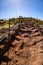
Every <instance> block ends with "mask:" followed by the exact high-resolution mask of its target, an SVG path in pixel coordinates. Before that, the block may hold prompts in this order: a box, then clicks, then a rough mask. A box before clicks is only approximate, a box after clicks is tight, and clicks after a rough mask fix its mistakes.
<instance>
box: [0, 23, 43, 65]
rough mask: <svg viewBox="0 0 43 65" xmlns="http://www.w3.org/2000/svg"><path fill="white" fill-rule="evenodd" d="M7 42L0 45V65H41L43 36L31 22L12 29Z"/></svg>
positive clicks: (42, 64)
mask: <svg viewBox="0 0 43 65" xmlns="http://www.w3.org/2000/svg"><path fill="white" fill-rule="evenodd" d="M13 31H15V32H16V34H15V33H14V32H13V33H11V39H10V41H9V42H6V41H5V43H4V44H3V45H4V46H2V45H0V53H2V54H0V65H43V36H42V34H41V32H40V30H39V28H38V27H37V26H34V24H32V23H31V22H22V23H20V24H19V25H16V26H15V28H14V27H13ZM1 46H2V47H1Z"/></svg>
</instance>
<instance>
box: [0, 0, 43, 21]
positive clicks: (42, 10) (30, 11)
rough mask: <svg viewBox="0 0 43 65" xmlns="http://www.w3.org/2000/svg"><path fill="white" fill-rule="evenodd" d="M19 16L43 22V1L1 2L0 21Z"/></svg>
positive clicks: (13, 0)
mask: <svg viewBox="0 0 43 65" xmlns="http://www.w3.org/2000/svg"><path fill="white" fill-rule="evenodd" d="M19 15H20V16H26V17H35V18H36V17H37V18H39V19H42V20H43V0H0V19H2V18H3V19H7V18H12V17H18V16H19Z"/></svg>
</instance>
